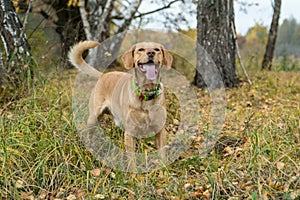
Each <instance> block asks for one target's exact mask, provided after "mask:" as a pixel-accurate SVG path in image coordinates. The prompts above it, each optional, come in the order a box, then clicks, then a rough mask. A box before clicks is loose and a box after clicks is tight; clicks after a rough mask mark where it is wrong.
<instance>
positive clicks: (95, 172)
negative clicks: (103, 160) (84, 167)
mask: <svg viewBox="0 0 300 200" xmlns="http://www.w3.org/2000/svg"><path fill="white" fill-rule="evenodd" d="M100 172H101V171H100V169H99V168H96V169H93V170H91V174H92V175H93V176H95V177H98V176H100Z"/></svg>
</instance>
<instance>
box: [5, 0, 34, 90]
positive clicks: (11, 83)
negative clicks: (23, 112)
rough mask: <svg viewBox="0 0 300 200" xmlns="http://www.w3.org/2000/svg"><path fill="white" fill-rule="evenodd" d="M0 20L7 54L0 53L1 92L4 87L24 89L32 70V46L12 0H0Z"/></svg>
mask: <svg viewBox="0 0 300 200" xmlns="http://www.w3.org/2000/svg"><path fill="white" fill-rule="evenodd" d="M0 22H1V26H0V36H1V40H2V44H3V47H4V50H5V55H2V54H0V55H1V59H2V61H1V65H2V66H1V71H0V72H1V74H0V76H1V77H0V92H1V91H2V90H3V89H4V88H6V90H9V91H13V90H14V89H16V88H18V89H24V88H23V87H24V86H25V85H26V84H25V83H26V79H27V76H28V72H32V71H31V54H30V46H29V43H28V41H27V38H26V35H25V33H24V30H23V28H22V23H21V22H20V20H19V18H18V16H17V14H16V12H15V8H14V6H13V3H12V2H11V1H10V0H0ZM0 51H2V50H1V49H0ZM3 57H5V58H3ZM31 75H32V73H31ZM7 87H9V88H10V89H7Z"/></svg>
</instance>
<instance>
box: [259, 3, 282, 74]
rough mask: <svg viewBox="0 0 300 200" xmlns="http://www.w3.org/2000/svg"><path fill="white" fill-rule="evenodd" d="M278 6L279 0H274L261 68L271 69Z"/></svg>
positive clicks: (278, 12) (277, 22) (277, 21)
mask: <svg viewBox="0 0 300 200" xmlns="http://www.w3.org/2000/svg"><path fill="white" fill-rule="evenodd" d="M280 8H281V0H275V6H274V12H273V18H272V23H271V28H270V31H269V38H268V43H267V46H266V51H265V55H264V59H263V62H262V68H263V69H265V68H268V69H269V70H271V68H272V60H273V56H274V50H275V45H276V38H277V33H278V24H279V17H280Z"/></svg>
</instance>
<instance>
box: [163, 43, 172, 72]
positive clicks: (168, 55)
mask: <svg viewBox="0 0 300 200" xmlns="http://www.w3.org/2000/svg"><path fill="white" fill-rule="evenodd" d="M162 51H163V55H164V61H163V64H164V66H166V68H171V67H172V63H173V56H172V54H171V53H170V52H169V51H168V50H166V49H164V48H162Z"/></svg>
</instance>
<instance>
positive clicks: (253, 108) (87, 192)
mask: <svg viewBox="0 0 300 200" xmlns="http://www.w3.org/2000/svg"><path fill="white" fill-rule="evenodd" d="M249 74H250V77H251V79H252V81H253V85H252V86H249V85H248V84H247V83H245V82H242V83H241V84H240V86H239V87H237V88H233V89H227V90H226V118H225V123H224V125H223V128H222V131H221V135H220V138H219V141H218V142H217V144H216V146H215V148H214V149H213V150H212V151H211V152H210V153H209V154H208V155H207V156H205V157H203V156H200V155H199V154H197V151H196V150H197V149H198V148H200V146H201V142H202V140H201V138H200V136H199V137H193V138H192V139H193V141H191V143H190V147H189V149H187V150H186V151H185V152H183V153H182V154H181V155H180V156H179V157H178V158H177V159H176V160H175V161H174V162H173V163H171V164H169V165H167V166H164V167H161V168H160V169H158V170H155V171H150V172H147V173H138V174H136V175H132V174H131V173H126V172H122V171H120V170H116V169H111V168H109V167H106V166H105V165H103V163H102V162H101V161H98V160H96V159H95V158H94V156H93V155H92V154H91V153H90V152H89V151H88V150H87V148H86V147H85V146H84V145H83V144H82V141H81V140H80V137H79V135H78V131H77V130H76V128H75V123H74V120H73V117H74V115H73V109H72V87H73V83H74V78H75V76H76V72H75V71H73V70H65V71H60V72H56V73H48V75H47V77H44V78H42V80H39V81H37V83H36V86H35V88H34V89H33V91H32V93H31V95H30V96H27V97H24V98H21V99H19V100H16V101H12V102H7V103H6V104H3V105H1V107H0V132H1V142H0V165H1V168H0V197H1V199H69V200H70V199H218V200H219V199H231V200H233V199H253V200H254V199H287V200H288V199H299V198H300V131H299V130H300V81H299V80H300V72H299V71H298V72H283V71H276V72H275V71H271V72H269V71H259V70H251V71H249ZM194 89H195V91H196V94H197V97H198V102H199V105H200V106H199V111H200V114H201V118H202V119H203V120H202V122H201V124H199V127H200V128H199V130H200V131H199V134H200V135H201V134H203V133H204V132H205V131H207V130H206V127H208V126H209V117H210V116H209V115H210V114H209V113H210V102H211V99H210V96H209V94H208V92H207V91H204V90H198V89H196V88H194ZM170 98H172V97H170ZM172 101H173V100H172V99H168V102H169V104H168V105H171V103H170V102H172ZM169 109H171V110H170V112H176V111H172V109H174V108H170V106H169ZM178 120H179V121H180V119H176V118H175V119H171V120H169V121H170V122H169V125H168V127H169V129H168V130H169V131H172V130H174V127H175V125H176V123H178ZM105 123H106V124H105V126H107V127H106V128H107V129H105V130H107V132H108V135H109V137H110V138H111V139H112V140H116V143H117V144H120V145H121V143H122V134H123V133H122V131H115V132H114V131H112V130H116V127H115V126H114V125H113V123H112V122H110V123H108V122H107V121H106V122H105ZM174 124H175V125H174ZM175 128H176V127H175ZM199 138H200V139H199ZM148 143H149V144H150V146H151V144H152V143H151V142H149V141H148ZM145 148H147V146H146V147H145ZM149 148H151V147H149Z"/></svg>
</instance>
